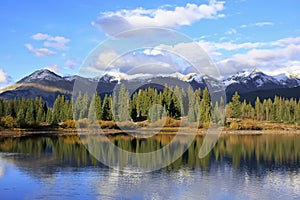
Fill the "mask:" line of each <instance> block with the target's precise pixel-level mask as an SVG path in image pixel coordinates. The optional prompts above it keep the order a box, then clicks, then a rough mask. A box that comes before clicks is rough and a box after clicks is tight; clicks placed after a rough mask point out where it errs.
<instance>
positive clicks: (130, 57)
mask: <svg viewBox="0 0 300 200" xmlns="http://www.w3.org/2000/svg"><path fill="white" fill-rule="evenodd" d="M150 52H151V50H139V51H134V52H129V53H126V54H123V55H120V54H119V53H118V52H117V51H115V50H113V49H108V50H106V51H103V52H101V53H100V54H99V55H98V56H96V57H95V59H94V60H93V61H91V63H89V64H90V65H87V66H89V67H85V68H86V70H87V71H89V72H90V73H91V75H92V76H95V74H96V73H100V74H101V73H104V72H108V71H113V72H116V71H117V72H121V73H126V74H131V75H134V74H137V73H139V74H158V73H159V74H164V73H166V74H169V73H174V72H176V71H178V72H182V70H184V67H183V65H181V64H180V63H179V62H178V58H177V59H176V58H175V57H174V55H171V54H170V53H168V52H161V53H159V54H158V51H156V50H153V54H151V53H150Z"/></svg>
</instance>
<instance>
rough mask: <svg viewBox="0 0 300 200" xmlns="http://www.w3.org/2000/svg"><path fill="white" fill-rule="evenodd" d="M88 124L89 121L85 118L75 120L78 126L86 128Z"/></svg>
mask: <svg viewBox="0 0 300 200" xmlns="http://www.w3.org/2000/svg"><path fill="white" fill-rule="evenodd" d="M89 124H90V121H89V119H87V118H84V119H79V120H78V121H76V125H77V126H78V127H79V128H87V127H88V126H89Z"/></svg>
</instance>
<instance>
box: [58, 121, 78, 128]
mask: <svg viewBox="0 0 300 200" xmlns="http://www.w3.org/2000/svg"><path fill="white" fill-rule="evenodd" d="M61 127H63V128H72V129H74V128H75V121H74V120H66V121H64V122H63V123H62V124H61Z"/></svg>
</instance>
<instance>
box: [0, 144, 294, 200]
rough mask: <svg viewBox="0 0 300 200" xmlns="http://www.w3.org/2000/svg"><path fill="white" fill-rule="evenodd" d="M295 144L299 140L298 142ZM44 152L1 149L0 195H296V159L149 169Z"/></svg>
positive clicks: (113, 196) (266, 197)
mask: <svg viewBox="0 0 300 200" xmlns="http://www.w3.org/2000/svg"><path fill="white" fill-rule="evenodd" d="M299 145H300V144H299ZM45 148H48V150H47V151H48V152H47V153H42V154H39V155H35V156H34V157H32V153H20V152H7V151H5V152H4V151H2V152H1V153H0V199H3V200H4V199H56V200H57V199H72V200H74V199H158V200H159V199H300V173H299V165H298V164H297V163H294V162H293V163H292V164H291V163H282V164H279V165H278V164H272V162H270V163H268V164H266V163H264V162H259V163H258V162H252V161H251V162H250V161H245V160H244V161H241V162H240V165H239V166H234V165H233V162H232V161H231V159H223V160H212V161H210V165H209V167H208V168H206V169H205V168H203V167H195V168H194V167H190V166H187V165H184V164H182V165H179V167H177V168H166V169H161V170H158V171H154V172H148V173H132V172H131V171H130V168H128V169H126V170H125V171H118V170H115V169H111V168H108V167H105V166H102V165H98V164H96V165H92V164H89V163H85V164H82V163H79V164H74V163H73V162H72V163H71V162H69V161H66V160H69V159H66V158H57V157H54V156H53V155H52V154H53V153H51V151H50V150H49V147H45Z"/></svg>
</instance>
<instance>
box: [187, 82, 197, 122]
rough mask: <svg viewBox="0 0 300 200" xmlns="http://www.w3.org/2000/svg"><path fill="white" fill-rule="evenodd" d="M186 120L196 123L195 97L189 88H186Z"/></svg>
mask: <svg viewBox="0 0 300 200" xmlns="http://www.w3.org/2000/svg"><path fill="white" fill-rule="evenodd" d="M187 94H188V102H189V106H188V120H189V122H196V121H197V110H196V105H197V104H196V97H195V94H194V91H193V89H192V87H191V86H189V87H188V91H187Z"/></svg>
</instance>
